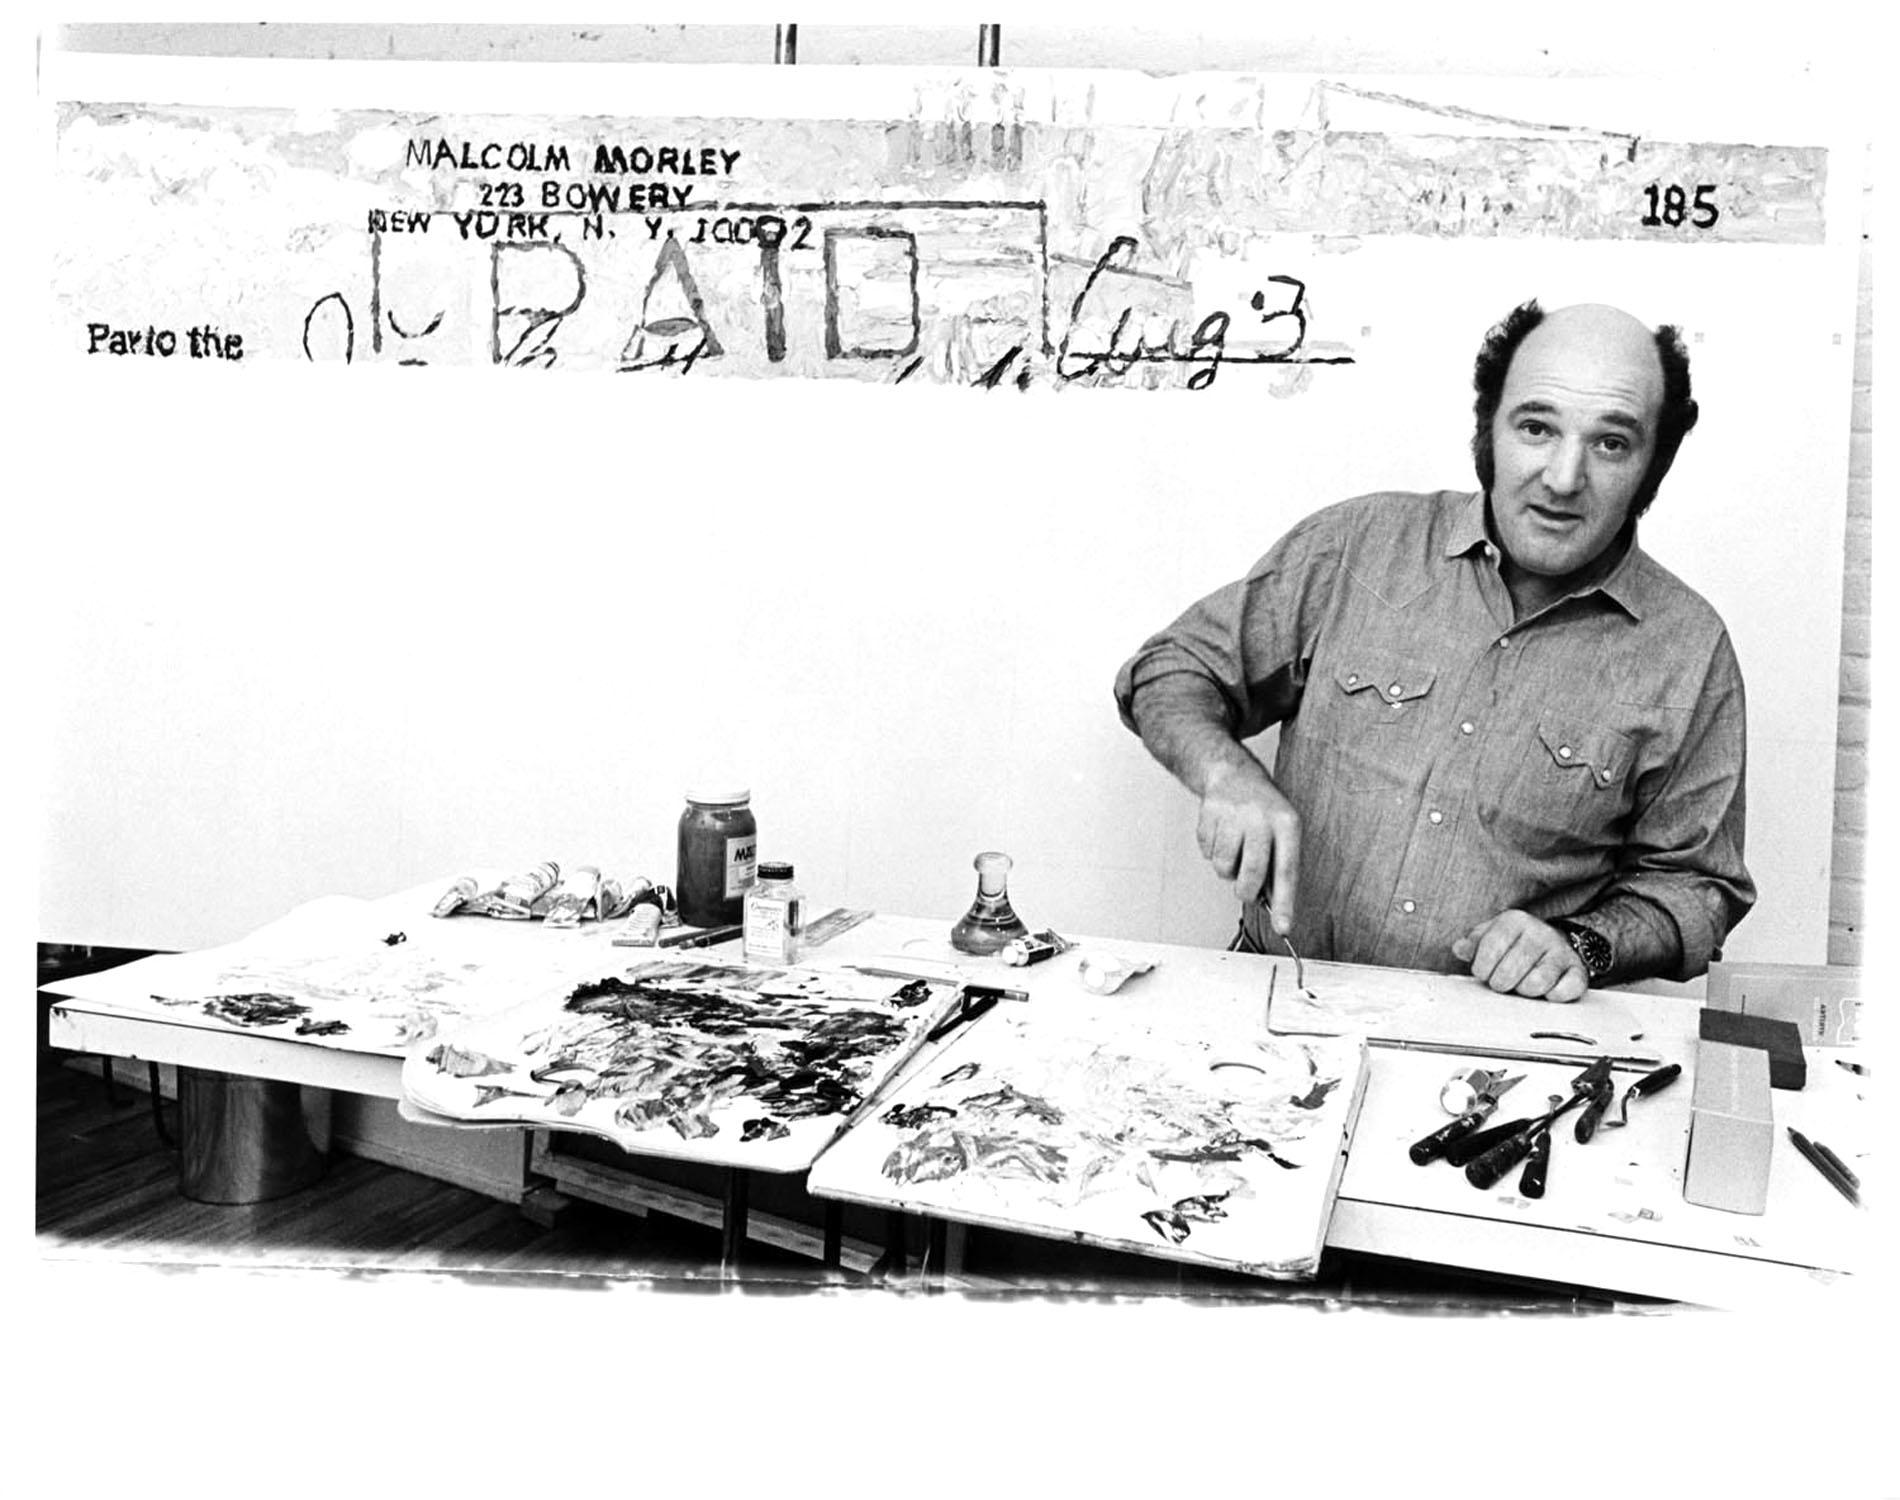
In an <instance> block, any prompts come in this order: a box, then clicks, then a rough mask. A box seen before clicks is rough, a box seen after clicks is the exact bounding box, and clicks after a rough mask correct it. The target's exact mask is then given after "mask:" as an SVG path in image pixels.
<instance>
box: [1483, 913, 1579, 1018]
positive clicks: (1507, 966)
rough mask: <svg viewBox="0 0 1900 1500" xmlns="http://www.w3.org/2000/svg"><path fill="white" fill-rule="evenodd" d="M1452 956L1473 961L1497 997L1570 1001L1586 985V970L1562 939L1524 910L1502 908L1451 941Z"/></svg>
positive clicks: (1576, 998)
mask: <svg viewBox="0 0 1900 1500" xmlns="http://www.w3.org/2000/svg"><path fill="white" fill-rule="evenodd" d="M1451 956H1452V957H1453V958H1455V959H1457V960H1458V961H1459V962H1461V963H1469V964H1470V965H1471V974H1472V977H1473V978H1474V979H1482V980H1483V981H1484V982H1485V983H1486V984H1488V985H1490V986H1491V988H1492V989H1494V990H1496V991H1497V992H1498V993H1499V994H1501V995H1509V994H1517V995H1527V996H1529V997H1530V998H1531V999H1533V1000H1555V1001H1558V1002H1560V1003H1566V1004H1567V1003H1568V1002H1570V1001H1572V1000H1581V999H1582V998H1583V993H1584V991H1585V990H1587V989H1589V988H1590V973H1589V970H1587V969H1585V968H1584V966H1583V960H1582V959H1581V958H1579V957H1578V956H1577V952H1576V950H1575V949H1574V948H1572V947H1571V946H1570V940H1569V939H1568V938H1566V937H1565V936H1564V935H1563V934H1562V933H1561V932H1559V931H1558V930H1557V929H1556V928H1555V927H1552V926H1551V925H1550V923H1548V922H1544V921H1540V920H1539V919H1538V918H1536V917H1533V916H1532V915H1531V914H1530V913H1529V912H1527V911H1516V910H1512V911H1502V912H1499V913H1498V914H1497V915H1496V916H1495V917H1491V918H1490V919H1488V920H1486V921H1483V922H1480V923H1478V925H1477V926H1475V927H1473V928H1472V929H1471V930H1470V931H1469V932H1467V933H1466V934H1465V935H1464V936H1463V937H1461V938H1459V939H1458V941H1457V942H1455V943H1453V944H1452V945H1451Z"/></svg>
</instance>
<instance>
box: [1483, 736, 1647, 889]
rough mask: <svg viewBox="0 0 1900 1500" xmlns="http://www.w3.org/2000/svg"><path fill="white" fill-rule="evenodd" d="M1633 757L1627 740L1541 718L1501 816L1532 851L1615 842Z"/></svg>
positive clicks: (1546, 852)
mask: <svg viewBox="0 0 1900 1500" xmlns="http://www.w3.org/2000/svg"><path fill="white" fill-rule="evenodd" d="M1634 755H1635V747H1634V745H1633V743H1632V741H1631V740H1630V737H1629V736H1628V735H1626V734H1622V733H1620V732H1618V731H1617V730H1614V729H1610V728H1607V727H1605V726H1603V725H1600V724H1593V723H1591V722H1590V721H1589V720H1588V719H1583V718H1578V717H1576V716H1575V715H1571V714H1558V713H1547V714H1544V715H1543V716H1541V717H1540V718H1539V719H1538V721H1537V729H1536V732H1535V733H1534V734H1533V735H1532V736H1531V737H1530V740H1529V742H1528V743H1527V744H1526V745H1525V746H1524V750H1523V754H1522V760H1521V764H1520V766H1519V769H1518V772H1517V775H1516V777H1515V778H1514V779H1513V781H1512V783H1511V787H1510V791H1509V793H1508V794H1507V795H1506V797H1505V800H1504V804H1503V806H1502V807H1501V808H1500V809H1499V811H1500V814H1501V815H1502V817H1503V818H1504V819H1506V820H1508V822H1509V823H1510V824H1512V825H1513V831H1514V833H1515V837H1516V839H1517V841H1519V842H1520V843H1521V844H1522V845H1523V847H1524V848H1525V850H1526V851H1527V852H1530V853H1537V854H1555V853H1561V852H1563V851H1565V850H1575V849H1584V848H1596V847H1599V846H1601V845H1602V844H1604V843H1606V842H1613V841H1614V840H1615V837H1616V833H1615V829H1616V825H1617V824H1618V823H1619V822H1620V821H1621V819H1622V817H1623V815H1624V813H1625V812H1626V811H1627V808H1628V799H1627V797H1626V795H1625V790H1624V789H1625V786H1626V784H1627V782H1628V778H1629V770H1630V762H1631V760H1632V759H1633V758H1634Z"/></svg>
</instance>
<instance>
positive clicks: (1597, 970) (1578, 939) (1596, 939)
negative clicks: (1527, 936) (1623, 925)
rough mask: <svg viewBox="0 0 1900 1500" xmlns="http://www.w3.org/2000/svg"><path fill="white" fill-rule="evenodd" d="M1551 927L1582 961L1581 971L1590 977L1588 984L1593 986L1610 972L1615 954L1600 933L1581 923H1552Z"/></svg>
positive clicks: (1608, 942) (1607, 940)
mask: <svg viewBox="0 0 1900 1500" xmlns="http://www.w3.org/2000/svg"><path fill="white" fill-rule="evenodd" d="M1551 926H1553V927H1555V928H1556V929H1557V930H1558V931H1559V932H1561V933H1562V934H1563V935H1564V937H1565V938H1566V939H1568V940H1569V943H1570V946H1571V947H1572V948H1573V949H1575V950H1576V954H1577V957H1578V958H1580V959H1582V960H1583V970H1584V973H1586V974H1587V975H1589V976H1590V983H1592V984H1595V983H1596V982H1597V981H1598V980H1599V979H1602V978H1603V977H1604V976H1605V975H1607V974H1608V973H1609V972H1610V965H1611V964H1613V963H1614V962H1615V961H1616V954H1615V953H1614V952H1613V951H1612V950H1611V948H1610V940H1609V939H1608V938H1606V937H1605V936H1604V935H1603V934H1602V933H1600V932H1598V931H1597V930H1596V929H1595V928H1594V927H1585V926H1584V925H1583V924H1582V923H1581V922H1570V921H1562V922H1553V923H1551Z"/></svg>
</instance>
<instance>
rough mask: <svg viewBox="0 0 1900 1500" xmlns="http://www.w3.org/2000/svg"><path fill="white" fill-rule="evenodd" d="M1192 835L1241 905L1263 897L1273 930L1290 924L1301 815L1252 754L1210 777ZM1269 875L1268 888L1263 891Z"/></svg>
mask: <svg viewBox="0 0 1900 1500" xmlns="http://www.w3.org/2000/svg"><path fill="white" fill-rule="evenodd" d="M1195 838H1196V839H1197V840H1198V842H1199V843H1200V846H1201V853H1202V854H1204V855H1205V856H1206V857H1207V861H1208V863H1209V864H1211V865H1213V867H1214V869H1215V871H1216V872H1217V873H1218V874H1219V875H1220V877H1221V878H1222V879H1223V880H1231V881H1233V882H1234V893H1235V894H1236V895H1237V896H1239V898H1240V899H1241V901H1242V902H1243V903H1245V902H1249V901H1258V900H1259V899H1261V897H1262V896H1263V895H1264V896H1265V897H1266V900H1267V904H1268V905H1269V906H1270V907H1271V908H1272V909H1273V930H1274V931H1275V932H1279V933H1282V934H1284V933H1285V932H1287V931H1288V930H1289V929H1290V928H1291V927H1292V926H1293V912H1294V905H1293V903H1294V900H1295V897H1296V894H1297V892H1298V889H1299V878H1300V815H1299V813H1298V812H1297V811H1295V810H1294V807H1293V804H1292V803H1291V802H1289V801H1287V799H1286V798H1285V796H1283V795H1282V794H1281V791H1280V789H1279V788H1278V787H1277V786H1275V785H1274V784H1273V780H1272V778H1271V777H1269V776H1268V775H1267V773H1266V770H1265V768H1264V767H1262V766H1261V764H1260V762H1259V761H1257V760H1255V759H1254V758H1253V756H1251V755H1249V754H1247V753H1245V752H1244V751H1243V752H1242V754H1241V755H1240V756H1239V757H1236V758H1235V759H1234V760H1232V761H1230V762H1228V763H1227V764H1224V765H1222V766H1221V767H1220V768H1219V769H1217V770H1215V771H1213V772H1212V773H1211V774H1210V775H1209V776H1208V779H1207V789H1206V790H1205V791H1204V792H1203V793H1202V795H1201V821H1200V825H1199V827H1198V828H1197V829H1196V830H1195ZM1269 876H1271V878H1272V882H1273V883H1272V888H1271V889H1265V887H1266V886H1267V881H1268V878H1269Z"/></svg>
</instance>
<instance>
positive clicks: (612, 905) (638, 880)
mask: <svg viewBox="0 0 1900 1500" xmlns="http://www.w3.org/2000/svg"><path fill="white" fill-rule="evenodd" d="M653 899H654V896H653V882H652V881H650V880H648V879H646V878H645V877H644V876H635V877H634V879H633V880H631V881H630V882H628V883H627V884H626V885H625V886H623V885H621V883H620V882H619V881H618V880H616V879H614V877H613V876H611V875H603V876H601V877H600V895H599V897H598V898H597V899H596V901H595V903H594V908H595V911H596V912H597V913H598V914H599V917H600V920H601V921H603V922H611V921H613V920H614V919H615V918H616V917H624V916H625V915H626V914H627V913H628V912H630V911H632V910H633V909H634V907H636V906H638V905H639V904H640V903H641V902H642V901H652V900H653Z"/></svg>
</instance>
